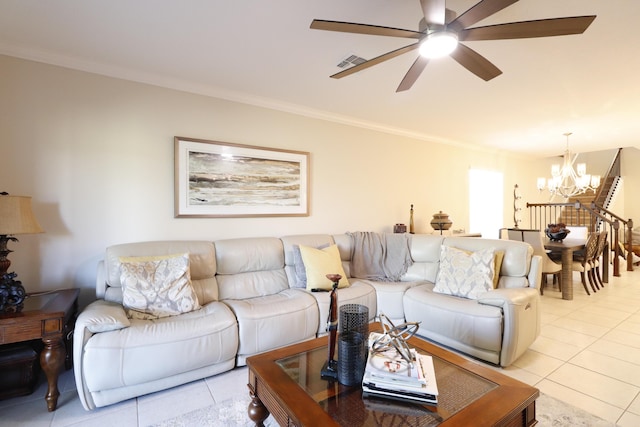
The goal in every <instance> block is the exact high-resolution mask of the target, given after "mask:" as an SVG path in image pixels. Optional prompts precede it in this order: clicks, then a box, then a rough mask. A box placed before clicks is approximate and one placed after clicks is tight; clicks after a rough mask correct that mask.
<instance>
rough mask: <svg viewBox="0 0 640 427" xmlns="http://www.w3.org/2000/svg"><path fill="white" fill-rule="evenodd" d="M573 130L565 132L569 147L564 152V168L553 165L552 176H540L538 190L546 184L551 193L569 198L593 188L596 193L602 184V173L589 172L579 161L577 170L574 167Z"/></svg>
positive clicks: (542, 188)
mask: <svg viewBox="0 0 640 427" xmlns="http://www.w3.org/2000/svg"><path fill="white" fill-rule="evenodd" d="M570 135H571V132H568V133H565V134H564V136H565V137H567V148H566V150H565V152H564V157H563V159H564V161H563V165H562V168H561V167H560V165H553V166H552V167H551V178H548V179H545V178H538V190H540V191H542V190H544V189H545V186H546V187H547V189H548V190H549V192H550V193H551V195H552V196H553V195H559V196H562V197H564V198H565V199H568V198H569V197H573V196H576V195H578V194H583V193H586V192H587V191H589V190H591V191H593V192H594V193H595V191H596V189H597V188H598V187H599V186H600V175H589V174H587V165H586V164H584V163H578V165H577V170H574V169H573V163H574V162H575V160H576V157H577V156H576V157H573V156H572V155H571V152H569V136H570Z"/></svg>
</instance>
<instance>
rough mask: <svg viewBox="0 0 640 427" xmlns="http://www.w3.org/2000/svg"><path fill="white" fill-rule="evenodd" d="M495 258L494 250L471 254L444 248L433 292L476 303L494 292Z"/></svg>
mask: <svg viewBox="0 0 640 427" xmlns="http://www.w3.org/2000/svg"><path fill="white" fill-rule="evenodd" d="M494 258H495V251H494V250H493V248H486V249H482V250H479V251H476V252H471V253H470V252H467V251H463V250H461V249H457V248H453V247H448V246H442V247H441V249H440V269H439V271H438V276H437V278H436V284H435V285H436V286H435V288H434V292H438V293H441V294H447V295H454V296H458V297H464V298H470V299H477V298H478V295H480V294H482V293H484V292H487V291H489V290H491V289H493V276H494V269H495V261H494Z"/></svg>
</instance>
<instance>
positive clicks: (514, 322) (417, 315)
mask: <svg viewBox="0 0 640 427" xmlns="http://www.w3.org/2000/svg"><path fill="white" fill-rule="evenodd" d="M332 243H335V244H337V245H338V249H339V252H340V257H341V260H342V264H343V267H344V270H345V273H346V274H347V276H348V277H349V282H350V286H349V287H347V288H342V289H339V290H338V303H339V305H343V304H351V303H356V304H363V305H365V306H367V307H368V308H369V318H370V320H373V319H374V318H375V316H377V315H379V314H381V313H384V314H385V315H387V316H388V317H390V318H391V319H393V321H394V322H402V321H404V320H405V319H406V320H407V321H420V322H421V325H420V328H419V331H418V334H419V335H421V336H423V337H424V338H426V339H430V340H433V341H436V342H438V343H440V344H443V345H445V346H449V347H451V348H455V349H457V350H460V351H462V352H464V353H467V354H470V355H472V356H475V357H477V358H479V359H482V360H485V361H488V362H491V363H494V364H497V365H501V366H508V365H509V364H511V363H512V362H513V361H514V360H515V359H517V358H518V357H519V356H520V355H521V354H522V353H523V352H524V351H525V350H526V349H527V348H528V347H529V345H530V344H531V343H532V342H533V341H534V340H535V339H536V337H537V336H538V334H539V329H540V326H539V325H540V313H539V304H538V303H539V292H538V289H539V286H540V281H541V272H540V265H539V264H540V260H539V257H535V256H532V250H531V247H530V246H529V245H527V244H526V243H522V242H514V241H505V240H490V239H478V238H454V237H442V236H436V235H412V236H411V245H410V252H411V257H412V260H413V264H412V265H411V266H410V267H409V269H408V271H407V272H406V273H405V274H404V275H403V276H402V278H401V281H400V282H391V283H383V282H372V281H368V280H360V279H355V278H351V277H350V260H351V253H352V240H351V237H350V236H349V235H348V234H340V235H327V234H312V235H297V236H285V237H282V238H275V237H266V238H265V237H262V238H243V239H228V240H219V241H214V242H203V241H159V242H139V243H127V244H122V245H115V246H111V247H109V248H107V250H106V254H105V259H104V261H103V262H101V263H100V264H99V266H98V277H97V281H96V295H97V297H98V300H97V301H95V302H93V303H91V304H90V305H89V306H87V307H86V309H85V310H83V312H82V313H81V314H80V316H79V317H78V319H77V321H76V327H75V331H74V368H75V370H74V372H75V380H76V386H77V389H78V394H79V395H80V400H81V402H82V404H83V406H84V407H85V409H87V410H91V409H94V408H96V407H101V406H105V405H109V404H112V403H116V402H119V401H122V400H125V399H129V398H132V397H135V396H140V395H143V394H147V393H152V392H155V391H159V390H162V389H165V388H169V387H173V386H176V385H179V384H183V383H186V382H189V381H193V380H196V379H200V378H204V377H207V376H211V375H214V374H217V373H220V372H224V371H226V370H230V369H232V368H233V367H234V366H239V365H243V364H245V362H246V358H247V357H249V356H251V355H254V354H257V353H260V352H264V351H268V350H271V349H274V348H277V347H282V346H285V345H289V344H292V343H295V342H300V341H304V340H308V339H312V338H314V337H316V336H319V335H322V334H324V333H326V332H325V331H326V322H327V318H328V311H329V293H328V292H308V291H306V290H305V289H299V288H295V270H294V261H293V259H294V258H293V247H294V245H308V246H314V247H319V246H322V245H326V244H332ZM442 245H450V246H455V247H459V248H461V249H465V250H474V251H475V250H479V249H482V248H486V247H495V248H498V249H500V250H504V251H505V257H504V261H503V263H502V268H501V270H500V280H499V289H496V290H493V291H490V292H487V293H486V294H483V295H481V297H480V299H479V300H468V299H464V298H458V297H453V296H449V295H442V294H438V293H434V292H433V283H434V282H435V280H436V277H437V273H438V265H439V254H440V247H441V246H442ZM182 252H188V253H189V257H190V263H191V276H192V281H193V284H194V288H195V290H196V293H197V295H198V298H199V301H200V303H201V305H202V309H200V310H197V311H194V312H191V313H187V314H182V315H179V316H173V317H169V318H163V319H159V320H134V319H127V318H126V316H125V315H124V309H123V307H122V291H121V283H120V265H119V264H120V262H119V257H121V256H153V255H169V254H175V253H182Z"/></svg>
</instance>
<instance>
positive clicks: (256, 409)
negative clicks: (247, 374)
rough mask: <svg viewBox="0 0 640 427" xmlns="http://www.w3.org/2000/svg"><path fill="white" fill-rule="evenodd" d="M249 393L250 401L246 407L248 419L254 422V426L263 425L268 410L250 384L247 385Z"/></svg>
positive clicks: (261, 426)
mask: <svg viewBox="0 0 640 427" xmlns="http://www.w3.org/2000/svg"><path fill="white" fill-rule="evenodd" d="M249 395H250V396H251V402H250V403H249V408H248V409H247V413H248V414H249V419H250V420H251V421H253V422H254V423H256V427H263V426H264V421H265V420H266V419H267V418H269V410H268V409H267V407H266V406H264V405H263V404H262V402H261V401H260V399H258V397H257V396H256V394H255V393H254V391H253V389H252V387H251V385H249Z"/></svg>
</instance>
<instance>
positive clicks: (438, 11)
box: [420, 0, 446, 25]
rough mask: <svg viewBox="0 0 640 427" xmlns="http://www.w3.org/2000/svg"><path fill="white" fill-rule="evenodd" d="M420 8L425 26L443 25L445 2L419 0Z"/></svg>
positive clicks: (441, 0) (439, 0) (440, 0)
mask: <svg viewBox="0 0 640 427" xmlns="http://www.w3.org/2000/svg"><path fill="white" fill-rule="evenodd" d="M420 6H422V13H424V19H425V20H426V21H427V24H438V25H444V22H445V21H444V20H445V9H446V7H445V0H420Z"/></svg>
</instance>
